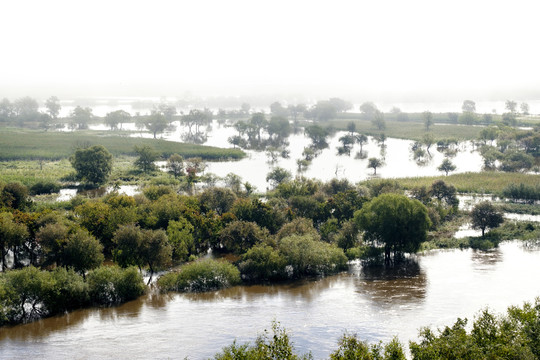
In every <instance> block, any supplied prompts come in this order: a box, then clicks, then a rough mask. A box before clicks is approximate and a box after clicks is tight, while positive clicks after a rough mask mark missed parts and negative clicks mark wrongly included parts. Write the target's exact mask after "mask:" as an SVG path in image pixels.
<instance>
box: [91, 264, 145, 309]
mask: <svg viewBox="0 0 540 360" xmlns="http://www.w3.org/2000/svg"><path fill="white" fill-rule="evenodd" d="M87 281H88V286H89V292H90V299H91V301H92V302H93V303H95V304H98V305H112V304H118V303H122V302H125V301H128V300H133V299H136V298H137V297H139V296H141V295H143V294H144V292H145V290H146V286H145V285H144V281H143V278H142V276H141V274H140V273H139V272H138V271H137V269H136V268H135V267H130V268H127V269H121V268H119V267H117V266H102V267H100V268H97V269H95V270H92V271H90V272H89V273H88V275H87Z"/></svg>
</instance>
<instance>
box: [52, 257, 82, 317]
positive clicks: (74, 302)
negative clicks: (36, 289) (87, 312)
mask: <svg viewBox="0 0 540 360" xmlns="http://www.w3.org/2000/svg"><path fill="white" fill-rule="evenodd" d="M51 278H52V281H51V283H50V287H49V288H48V291H47V294H46V296H45V298H44V305H45V306H46V308H47V309H48V311H49V312H50V314H60V313H63V312H65V311H70V310H74V309H78V308H81V307H83V306H86V305H88V303H89V300H90V298H89V294H88V284H87V283H86V282H85V281H84V279H83V277H82V276H81V275H79V274H77V273H76V272H75V271H74V270H71V269H70V270H66V269H65V268H62V267H59V268H56V269H55V270H54V271H53V272H52V273H51Z"/></svg>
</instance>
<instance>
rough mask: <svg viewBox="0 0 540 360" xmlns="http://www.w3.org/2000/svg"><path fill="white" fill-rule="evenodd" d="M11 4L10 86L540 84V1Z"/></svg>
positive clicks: (427, 87) (1, 93)
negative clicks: (539, 69)
mask: <svg viewBox="0 0 540 360" xmlns="http://www.w3.org/2000/svg"><path fill="white" fill-rule="evenodd" d="M0 5H1V6H0V11H1V12H2V16H1V21H0V34H2V40H1V41H0V44H1V45H2V47H1V48H2V51H1V53H0V98H1V97H8V98H13V97H15V96H22V95H31V96H32V95H33V96H49V95H53V94H56V95H60V96H66V94H73V95H89V96H111V95H116V96H122V95H124V96H177V95H181V94H182V93H183V92H185V91H191V92H192V93H196V94H198V95H243V94H252V93H263V94H264V93H307V94H320V95H321V96H326V97H330V96H345V97H347V96H348V97H355V96H365V94H373V96H377V95H380V94H389V95H399V94H405V95H406V94H411V93H415V94H416V93H419V94H424V95H425V96H429V95H434V94H435V95H437V96H442V97H444V96H457V97H458V98H459V99H464V98H468V97H472V95H475V96H478V94H484V95H485V96H486V97H489V96H491V95H493V94H494V95H497V94H503V95H500V96H502V97H503V98H504V97H505V96H506V97H509V96H510V95H508V94H512V93H514V92H516V91H529V92H531V91H533V93H534V94H537V95H540V91H539V88H538V85H539V84H540V72H539V71H538V66H539V65H540V47H539V46H538V40H537V37H538V35H539V34H540V30H539V23H538V21H539V20H538V19H539V18H540V11H539V10H540V3H539V2H538V1H519V0H517V1H516V0H513V1H496V0H495V1H474V0H468V1H461V0H459V1H436V0H431V1H418V0H387V1H384V0H382V1H381V0H379V1H339V0H332V1H295V0H288V1H281V0H272V1H257V0H251V1H239V0H206V1H205V0H198V1H195V0H191V1H168V0H152V1H134V0H130V1H124V0H116V1H115V0H106V1H101V0H98V1H96V0H94V1H77V0H47V1H43V0H35V1H32V0H0ZM534 91H536V92H534ZM469 94H470V95H471V96H469ZM497 96H498V95H497ZM518 97H519V96H514V98H518ZM538 97H540V96H538Z"/></svg>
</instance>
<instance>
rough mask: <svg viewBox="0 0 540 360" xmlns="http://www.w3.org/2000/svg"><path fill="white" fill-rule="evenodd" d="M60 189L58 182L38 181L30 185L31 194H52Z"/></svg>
mask: <svg viewBox="0 0 540 360" xmlns="http://www.w3.org/2000/svg"><path fill="white" fill-rule="evenodd" d="M59 191H60V184H59V183H57V182H52V181H39V182H37V183H35V184H34V185H32V186H31V187H30V194H31V195H41V194H54V193H57V192H59Z"/></svg>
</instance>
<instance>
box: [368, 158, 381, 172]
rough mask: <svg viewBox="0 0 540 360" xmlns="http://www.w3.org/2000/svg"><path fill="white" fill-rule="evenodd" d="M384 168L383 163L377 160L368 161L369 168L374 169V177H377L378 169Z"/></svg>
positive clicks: (370, 159)
mask: <svg viewBox="0 0 540 360" xmlns="http://www.w3.org/2000/svg"><path fill="white" fill-rule="evenodd" d="M381 166H383V161H382V160H381V159H377V158H374V157H373V158H369V159H368V166H367V167H368V168H371V169H373V175H377V168H378V167H381Z"/></svg>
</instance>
